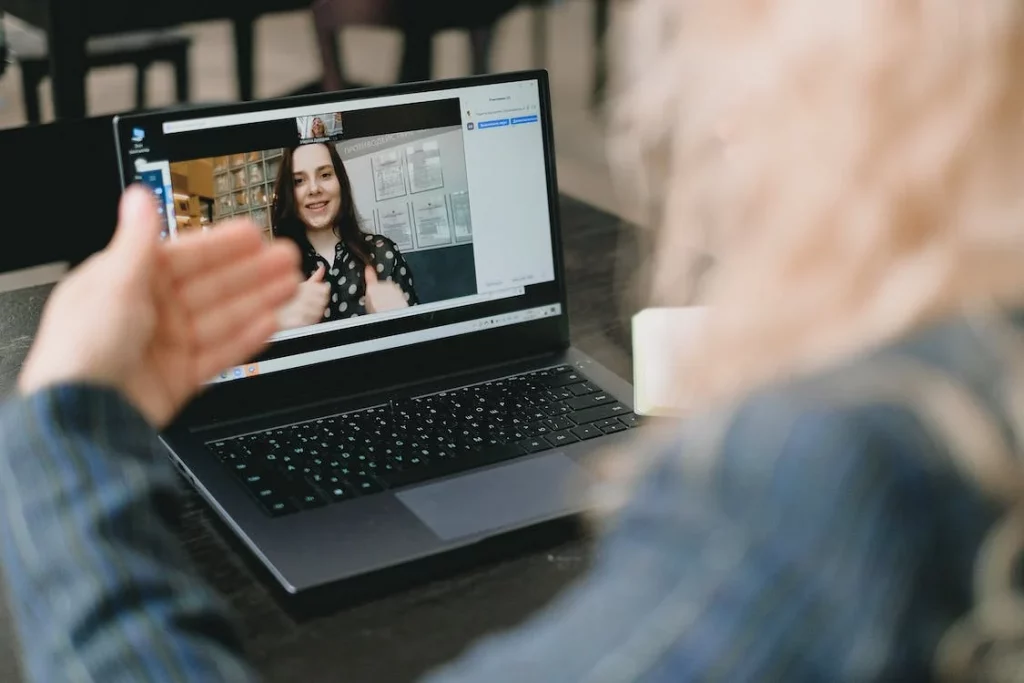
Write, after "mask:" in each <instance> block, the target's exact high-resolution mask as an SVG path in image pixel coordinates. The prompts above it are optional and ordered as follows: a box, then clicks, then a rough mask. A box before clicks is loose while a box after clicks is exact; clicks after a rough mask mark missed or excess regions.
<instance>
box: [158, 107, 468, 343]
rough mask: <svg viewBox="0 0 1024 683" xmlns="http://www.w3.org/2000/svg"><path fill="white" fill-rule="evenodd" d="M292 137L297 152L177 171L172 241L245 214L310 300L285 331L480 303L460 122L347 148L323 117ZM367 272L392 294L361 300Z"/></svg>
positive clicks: (207, 161)
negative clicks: (285, 256)
mask: <svg viewBox="0 0 1024 683" xmlns="http://www.w3.org/2000/svg"><path fill="white" fill-rule="evenodd" d="M318 122H319V123H318ZM328 123H330V125H328ZM321 125H323V128H322V129H321V127H320V126H321ZM296 127H297V129H298V133H299V139H300V144H297V145H295V146H294V147H289V148H271V149H261V150H253V151H249V152H245V153H239V154H232V155H227V156H218V157H209V158H200V159H193V160H189V161H182V162H174V163H172V164H171V165H170V166H171V191H172V193H173V196H174V198H175V206H176V207H178V208H177V210H176V212H175V213H176V220H177V224H178V232H184V231H187V230H190V229H204V228H205V227H206V226H207V225H208V224H210V223H211V222H212V223H213V224H216V223H217V222H219V221H222V220H225V219H229V218H234V217H240V216H242V217H247V218H250V219H252V220H253V221H254V222H255V223H257V225H259V226H261V227H262V228H263V229H264V234H265V236H266V239H268V240H277V239H288V240H291V241H293V242H294V243H295V244H297V245H298V247H299V250H300V252H301V254H302V263H301V269H302V272H301V276H302V279H303V280H304V282H303V284H302V285H301V286H300V295H302V294H303V292H304V291H308V292H309V296H307V297H305V299H304V300H303V301H298V299H302V296H300V297H297V301H296V302H293V303H294V306H292V304H289V306H290V307H291V308H290V309H289V310H287V311H286V314H285V316H284V318H285V321H284V323H285V324H284V328H285V329H286V330H287V329H297V328H304V327H310V326H316V325H323V324H331V323H335V324H337V323H340V321H345V320H348V319H351V318H355V317H360V316H364V315H367V314H371V313H384V312H387V311H388V310H391V309H392V308H403V307H408V306H417V305H421V304H428V303H434V302H441V301H447V300H451V299H457V298H460V297H468V296H472V295H475V294H477V293H478V289H477V282H476V264H475V259H474V254H473V226H472V220H471V211H470V194H469V186H468V180H467V169H466V155H465V147H464V140H463V134H464V133H463V129H462V126H461V122H459V121H457V120H456V121H455V122H453V123H452V125H448V126H440V127H434V128H425V129H420V130H411V131H403V132H398V133H387V134H382V135H371V136H364V137H356V138H345V137H344V132H343V131H344V127H343V117H342V116H341V115H340V114H338V115H335V113H329V114H324V115H322V116H307V117H300V118H298V119H296ZM321 133H324V135H321ZM368 269H369V270H370V273H369V276H371V277H372V278H373V279H375V280H376V281H377V282H378V283H381V284H384V283H387V286H388V287H392V286H393V287H394V288H397V292H398V293H399V296H388V297H384V298H383V299H382V300H384V299H386V301H385V303H384V304H383V306H382V305H381V304H380V303H377V304H376V306H375V302H374V300H372V299H373V297H371V300H369V301H368V300H367V277H368V273H367V270H368ZM313 292H317V294H314V293H313ZM382 307H383V309H384V310H381V308H382Z"/></svg>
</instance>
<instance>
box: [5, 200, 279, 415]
mask: <svg viewBox="0 0 1024 683" xmlns="http://www.w3.org/2000/svg"><path fill="white" fill-rule="evenodd" d="M160 228H161V219H160V217H159V215H158V214H157V211H156V208H155V206H154V204H153V201H152V197H151V195H150V194H149V191H148V190H144V189H141V188H138V187H133V188H130V189H129V190H128V191H127V192H126V193H125V195H124V197H123V198H122V200H121V208H120V218H119V221H118V226H117V231H116V233H115V235H114V239H113V240H112V241H111V243H110V244H109V245H108V246H107V247H106V249H104V250H103V251H102V252H100V253H98V254H96V255H95V256H93V257H92V258H90V259H88V260H87V261H86V262H85V263H83V264H82V265H81V266H79V267H78V268H76V269H75V270H74V271H73V272H72V273H71V274H70V275H69V276H68V277H67V278H66V279H65V280H64V281H63V282H62V283H61V284H60V285H58V286H57V287H56V288H55V289H54V291H53V293H52V294H51V296H50V300H49V301H48V302H47V304H46V308H45V310H44V312H43V319H42V322H41V323H40V326H39V331H38V333H37V334H36V339H35V342H34V344H33V346H32V349H31V351H30V352H29V355H28V358H27V359H26V361H25V365H24V368H23V369H22V373H21V376H20V377H19V380H18V388H19V391H21V392H22V393H24V394H28V393H32V392H34V391H37V390H39V389H43V388H45V387H48V386H53V385H57V384H65V383H88V384H96V385H102V386H109V387H112V388H114V389H117V390H119V391H121V392H122V393H123V394H124V396H125V397H126V398H127V400H128V401H129V402H131V403H132V404H133V405H134V406H135V407H136V408H137V409H138V410H139V411H140V412H141V413H142V415H143V416H145V417H146V418H147V419H148V420H149V422H150V423H151V424H153V425H154V426H155V427H158V428H160V427H163V426H165V425H166V424H167V423H168V422H169V421H170V420H171V419H172V418H173V417H174V415H175V414H176V413H177V412H178V411H179V410H180V409H181V408H182V406H184V404H185V403H186V402H187V401H188V400H189V399H190V398H191V397H192V396H193V395H194V394H195V393H196V392H197V391H198V390H199V389H200V387H201V386H202V385H203V383H204V382H205V381H206V380H208V379H209V378H211V377H213V376H214V375H215V374H216V373H218V372H220V371H221V370H222V369H224V368H225V367H228V366H231V365H236V364H239V363H243V362H245V361H246V360H248V359H249V358H251V357H252V356H253V355H254V354H256V353H257V352H258V351H259V350H260V349H261V348H262V347H263V345H264V344H265V343H266V341H267V338H268V337H269V336H270V335H271V334H272V333H273V332H274V331H275V330H276V329H277V315H276V311H277V309H278V308H279V307H280V306H281V304H282V303H284V302H286V301H288V300H289V299H290V298H291V297H292V296H293V295H294V293H295V290H296V287H297V286H298V281H297V280H298V278H296V276H295V272H296V269H297V267H298V252H297V250H296V249H295V247H294V246H293V245H291V244H289V243H285V242H283V241H282V242H278V243H275V244H273V245H267V244H265V243H264V242H263V240H262V239H261V238H260V233H259V230H258V228H257V227H256V226H255V225H253V224H252V223H250V222H249V221H236V222H232V223H227V224H224V225H221V226H218V227H217V228H215V229H214V230H211V231H209V232H202V233H194V234H190V235H186V236H182V237H181V238H179V239H178V240H175V241H173V242H168V243H161V242H160V240H159V234H160Z"/></svg>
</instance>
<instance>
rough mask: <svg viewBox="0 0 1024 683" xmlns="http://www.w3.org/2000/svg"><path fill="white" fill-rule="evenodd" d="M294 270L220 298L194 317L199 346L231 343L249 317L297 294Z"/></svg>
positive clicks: (200, 347) (256, 316) (266, 312)
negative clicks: (249, 288) (230, 295)
mask: <svg viewBox="0 0 1024 683" xmlns="http://www.w3.org/2000/svg"><path fill="white" fill-rule="evenodd" d="M296 286H297V283H296V282H295V277H294V273H286V272H283V271H282V272H281V273H279V274H278V275H277V276H276V277H275V278H273V279H269V280H267V281H266V282H264V283H262V284H261V285H260V286H258V287H255V288H253V289H252V290H250V291H246V292H242V293H240V294H239V295H238V296H236V297H232V298H230V299H224V300H221V301H219V302H218V303H217V304H216V305H213V306H209V307H207V308H206V309H205V310H202V311H199V312H197V314H195V315H194V316H193V317H192V335H193V340H194V344H195V346H196V348H198V349H202V348H205V347H207V346H211V345H218V344H228V345H230V344H231V343H232V342H231V337H232V336H233V335H234V334H236V333H237V332H238V330H240V329H242V328H244V327H245V326H246V325H247V324H248V323H249V322H250V321H252V320H254V319H256V318H260V317H263V316H264V315H267V314H270V315H271V316H273V314H274V312H275V310H276V309H277V308H278V307H280V306H281V305H282V304H284V303H285V302H286V301H288V300H289V299H291V298H292V297H293V296H294V295H295V288H296Z"/></svg>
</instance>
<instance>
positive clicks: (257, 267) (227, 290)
mask: <svg viewBox="0 0 1024 683" xmlns="http://www.w3.org/2000/svg"><path fill="white" fill-rule="evenodd" d="M171 258H173V256H172V257H171ZM282 273H284V274H288V275H289V276H290V278H291V279H292V280H293V281H294V282H295V284H296V285H298V280H299V278H298V253H297V251H296V250H295V248H294V247H293V246H292V245H291V244H288V243H284V242H279V243H275V244H273V245H271V246H269V247H265V248H263V249H260V250H258V251H254V252H249V253H248V254H243V255H242V256H240V257H236V258H234V259H232V260H231V261H225V262H223V263H222V264H221V265H220V266H211V267H209V268H207V269H206V271H205V272H198V273H196V274H194V275H193V277H190V278H188V279H186V280H184V281H183V282H180V283H179V285H178V287H179V291H180V294H181V297H182V301H183V302H184V304H185V305H186V306H187V307H188V308H189V309H191V310H202V309H205V308H208V307H210V306H214V305H216V304H217V302H218V301H228V300H230V299H232V298H234V297H236V296H238V295H239V294H242V293H244V292H247V291H250V290H253V289H256V288H258V287H260V285H261V284H262V283H264V282H266V281H268V280H272V279H274V278H276V277H278V276H279V275H281V274H282Z"/></svg>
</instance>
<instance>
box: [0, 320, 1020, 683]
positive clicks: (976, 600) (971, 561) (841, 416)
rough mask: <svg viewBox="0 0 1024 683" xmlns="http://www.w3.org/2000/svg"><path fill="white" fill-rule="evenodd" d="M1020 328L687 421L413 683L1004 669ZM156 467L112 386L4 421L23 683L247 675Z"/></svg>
mask: <svg viewBox="0 0 1024 683" xmlns="http://www.w3.org/2000/svg"><path fill="white" fill-rule="evenodd" d="M1019 335H1020V330H1018V329H1016V328H1012V327H1009V326H1006V325H998V324H995V325H987V326H980V327H979V326H974V325H971V324H968V323H964V322H962V323H956V324H951V325H946V326H943V327H941V328H937V329H932V330H929V331H927V332H924V333H922V334H919V335H917V336H915V337H914V338H913V339H911V340H908V341H906V342H903V343H901V344H898V345H894V346H892V347H889V348H887V349H883V350H881V351H876V352H873V353H871V354H870V355H869V356H867V357H864V358H861V359H857V360H854V361H852V362H851V363H849V364H848V365H847V366H845V367H843V368H839V369H836V370H833V371H830V372H827V373H823V374H819V375H817V376H815V377H813V378H810V379H806V380H801V381H797V382H794V383H792V384H789V385H787V386H784V387H775V388H773V389H771V390H768V391H764V392H761V393H759V394H758V395H756V396H753V397H751V398H749V399H748V400H746V401H744V402H743V403H741V404H740V405H738V406H735V407H733V408H731V409H729V410H728V411H723V412H721V413H717V414H713V415H710V416H707V417H704V418H702V419H701V420H698V421H695V422H694V423H692V424H690V425H689V426H688V427H687V428H686V429H685V430H684V431H683V434H682V436H681V437H679V438H677V439H676V440H675V441H674V442H673V443H672V444H671V445H670V446H668V447H666V448H664V449H663V451H662V452H661V453H660V454H659V455H658V457H657V458H655V459H654V460H653V462H652V463H651V466H650V470H649V472H648V473H647V474H646V476H645V477H644V478H643V479H642V481H641V482H640V484H639V486H638V488H637V490H636V491H635V494H634V495H633V497H632V499H631V502H630V503H629V504H628V505H627V506H626V508H625V509H624V510H623V512H622V513H621V514H620V515H618V516H617V517H615V518H614V521H613V522H612V523H611V524H610V526H609V528H608V529H607V533H606V534H605V537H604V540H603V542H602V545H601V548H600V551H599V554H598V557H597V559H596V562H595V565H594V567H593V569H592V570H591V572H590V573H589V574H588V575H587V576H586V577H584V578H583V579H582V580H581V581H580V582H579V584H578V585H577V586H575V587H574V588H571V589H569V590H568V591H566V593H565V594H563V595H562V596H560V597H559V598H558V599H557V600H556V601H555V602H554V603H553V604H552V605H550V606H549V607H547V608H546V609H545V610H544V611H543V613H541V614H539V615H537V616H536V617H535V618H534V619H533V620H532V622H531V623H528V624H526V625H525V626H523V627H521V628H520V629H518V630H517V631H516V632H513V633H510V634H506V635H503V636H498V637H493V638H490V639H488V640H487V641H486V642H484V643H482V644H480V645H479V646H478V647H476V648H475V649H474V650H473V651H472V652H470V654H469V655H467V656H466V657H464V658H463V659H462V660H461V661H459V662H456V663H454V664H453V665H451V666H450V667H448V668H446V669H445V670H442V671H439V672H436V674H435V675H434V676H433V677H431V678H430V680H431V681H433V682H435V683H461V682H469V681H474V682H482V681H488V682H499V683H500V682H503V681H508V682H510V683H511V682H513V681H515V682H517V683H519V682H523V681H530V682H536V681H558V682H560V683H564V682H570V681H574V682H583V681H586V682H589V683H597V682H600V683H624V682H626V681H648V682H661V681H664V682H666V683H667V682H669V681H671V682H673V683H678V682H681V681H728V682H730V683H732V682H737V681H765V680H785V681H918V680H931V679H932V678H936V677H943V678H946V679H947V680H949V679H952V680H956V679H960V680H1004V678H1000V675H999V672H1000V671H1001V672H1003V675H1004V676H1005V680H1009V679H1010V676H1013V675H1016V673H1018V672H1019V671H1021V670H1024V669H1022V666H1021V665H1022V662H1021V661H1019V659H1017V658H1018V657H1019V655H1018V654H1017V653H1018V652H1020V651H1021V648H1019V647H1016V644H1017V643H1019V642H1022V641H1021V640H1020V638H1021V634H1022V632H1024V614H1022V612H1021V608H1020V607H1019V606H1018V603H1019V602H1020V598H1019V595H1018V593H1017V591H1018V589H1019V585H1018V584H1019V582H1018V579H1017V576H1019V574H1017V573H1015V570H1016V569H1017V566H1016V562H1017V561H1018V559H1019V557H1020V555H1021V551H1022V549H1024V543H1022V541H1021V539H1022V538H1024V534H1022V533H1020V532H1019V528H1020V525H1021V522H1020V519H1019V518H1018V517H1014V516H1007V514H1006V511H1007V510H1009V509H1011V507H1012V506H1013V504H1014V503H1015V502H1016V499H1017V497H1018V496H1019V493H1018V491H1019V490H1020V483H1021V476H1020V475H1021V471H1020V466H1019V460H1018V453H1019V451H1020V448H1019V443H1018V440H1017V439H1018V437H1019V435H1020V434H1021V433H1022V432H1021V431H1019V430H1020V428H1021V425H1018V424H1017V423H1016V422H1015V420H1016V419H1024V415H1021V414H1017V413H1015V411H1014V410H1013V409H1012V406H1013V405H1019V406H1024V403H1020V404H1016V403H1014V402H1015V401H1016V400H1017V397H1018V394H1019V392H1020V391H1021V389H1024V377H1018V376H1016V375H1015V372H1016V371H1017V368H1018V366H1020V365H1021V362H1022V361H1024V346H1021V345H1020V341H1021V340H1020V338H1019ZM173 476H174V475H173V474H172V469H171V468H170V467H169V466H168V465H167V463H166V460H165V458H163V457H162V455H161V454H160V446H159V445H158V443H157V442H156V440H155V439H154V435H153V434H152V432H151V431H150V429H149V428H148V427H147V426H146V424H145V423H144V422H143V420H142V419H141V417H140V416H139V415H138V414H137V413H136V412H135V411H134V410H132V409H131V408H130V407H128V406H127V405H125V403H124V402H123V401H122V400H121V399H120V398H119V397H118V396H117V395H116V394H114V393H113V392H110V391H105V390H99V389H90V388H85V387H64V388H58V389H53V390H49V391H46V392H43V393H40V394H37V395H35V396H32V397H29V398H26V399H22V400H15V401H13V402H11V403H9V404H8V405H7V406H6V409H5V410H4V411H3V414H2V416H0V497H2V501H3V506H4V515H3V519H2V522H0V539H2V546H0V547H2V558H3V562H4V565H5V568H6V570H7V578H8V580H9V582H10V588H11V591H10V592H11V595H12V601H13V608H14V613H15V619H16V623H17V625H18V627H19V630H20V633H21V636H22V643H23V652H24V659H25V668H26V670H27V675H28V678H29V679H30V680H32V681H40V682H43V681H45V682H46V683H52V682H55V681H63V680H71V681H79V680H81V681H104V682H117V681H144V680H145V681H178V680H190V681H191V680H195V681H248V680H253V679H254V678H255V677H256V675H255V673H254V672H253V671H252V670H251V669H250V668H249V666H248V665H247V663H246V661H245V660H244V658H243V656H242V654H241V648H240V646H239V643H238V641H237V639H236V638H235V636H234V632H233V630H232V628H231V625H230V621H229V619H228V617H227V615H226V613H225V610H224V607H223V606H222V605H221V603H220V602H219V601H218V600H217V598H216V597H215V596H214V595H213V594H212V593H211V592H210V591H209V590H207V589H206V588H205V587H204V586H203V583H202V581H201V580H200V579H199V578H198V577H197V576H195V575H194V574H193V573H192V570H191V569H190V568H189V566H188V564H187V563H186V560H185V558H184V556H183V553H182V550H181V548H180V547H179V546H178V544H177V543H176V540H175V538H174V536H173V534H172V533H171V531H169V527H170V526H171V525H172V521H173V517H174V515H175V514H177V513H176V501H175V494H174V491H175V489H174V480H173ZM993 607H994V608H993Z"/></svg>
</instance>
